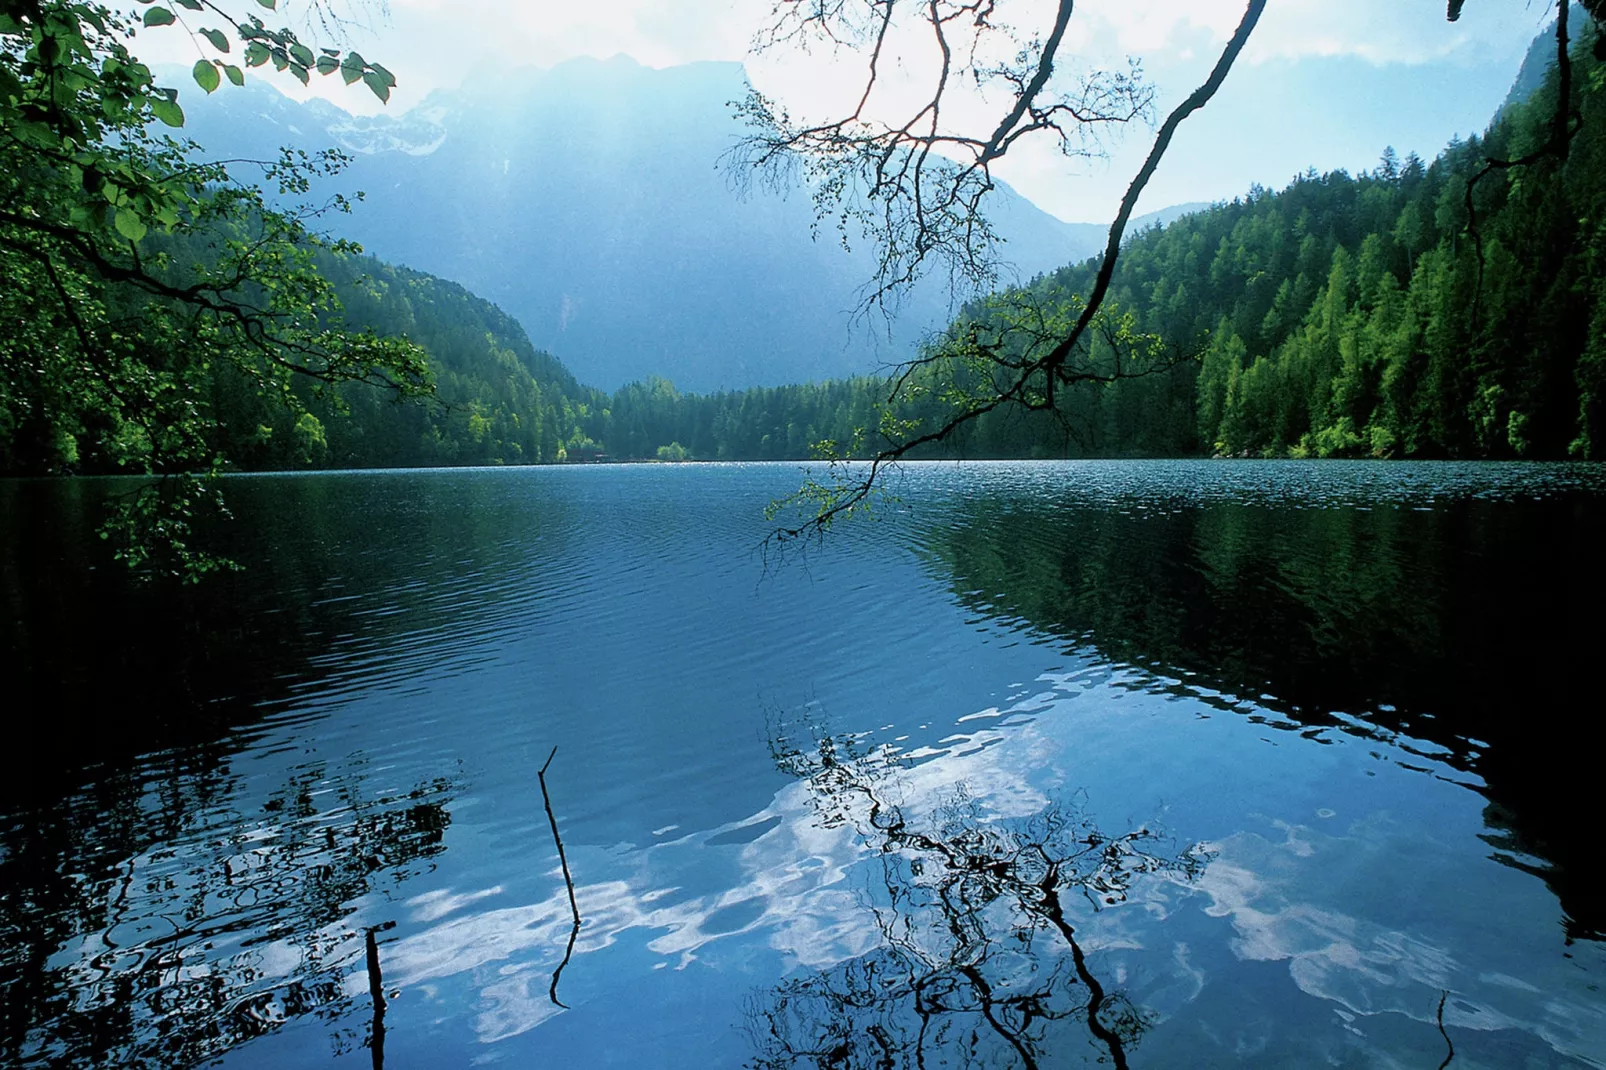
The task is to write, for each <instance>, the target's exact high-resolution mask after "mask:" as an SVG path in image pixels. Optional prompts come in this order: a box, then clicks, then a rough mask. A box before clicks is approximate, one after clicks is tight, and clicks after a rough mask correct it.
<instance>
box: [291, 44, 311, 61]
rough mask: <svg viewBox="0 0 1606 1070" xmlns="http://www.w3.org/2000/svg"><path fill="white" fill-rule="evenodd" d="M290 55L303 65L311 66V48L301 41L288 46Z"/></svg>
mask: <svg viewBox="0 0 1606 1070" xmlns="http://www.w3.org/2000/svg"><path fill="white" fill-rule="evenodd" d="M290 55H291V56H293V57H295V61H296V62H297V63H299V64H301V65H302V66H303V67H310V66H312V63H313V60H312V49H310V48H308V47H307V46H306V45H304V44H302V43H301V42H299V41H297V42H296V43H295V44H293V45H291V46H290Z"/></svg>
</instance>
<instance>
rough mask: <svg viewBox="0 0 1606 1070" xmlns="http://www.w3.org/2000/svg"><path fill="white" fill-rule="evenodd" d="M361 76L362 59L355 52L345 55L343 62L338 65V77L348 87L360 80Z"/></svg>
mask: <svg viewBox="0 0 1606 1070" xmlns="http://www.w3.org/2000/svg"><path fill="white" fill-rule="evenodd" d="M362 74H363V70H362V57H361V56H359V55H357V53H355V52H350V53H347V55H346V59H345V62H343V63H341V64H340V77H342V78H344V79H345V80H346V84H347V85H350V84H351V83H352V82H355V81H356V80H357V79H359V78H361V77H362Z"/></svg>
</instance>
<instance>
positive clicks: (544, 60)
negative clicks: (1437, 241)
mask: <svg viewBox="0 0 1606 1070" xmlns="http://www.w3.org/2000/svg"><path fill="white" fill-rule="evenodd" d="M238 2H239V3H240V4H241V6H242V7H243V8H252V7H254V5H253V4H246V3H244V0H238ZM334 2H335V3H337V4H344V5H345V7H344V8H343V10H346V11H347V12H348V13H351V14H354V15H355V16H356V20H355V21H356V23H357V25H355V26H353V28H352V29H351V30H350V31H349V45H350V46H351V47H356V48H358V49H359V50H361V51H362V52H363V54H364V55H365V56H368V57H369V58H371V59H376V60H378V61H380V62H382V63H383V64H384V65H385V66H386V67H387V68H389V69H390V70H391V71H393V72H394V73H395V74H396V76H397V79H398V85H397V88H396V92H395V94H394V96H393V97H392V100H391V103H390V104H389V105H388V106H387V107H386V109H385V110H387V111H389V112H391V113H400V112H402V111H405V110H406V109H407V108H409V107H411V106H413V105H415V104H417V103H418V102H419V101H420V100H422V99H423V98H424V97H425V95H427V94H428V93H429V92H431V91H432V90H435V89H449V88H455V87H457V86H460V85H462V84H464V83H465V82H482V83H483V82H486V81H492V80H494V79H495V78H497V77H498V76H499V74H500V73H502V72H505V71H507V70H509V69H512V68H517V67H521V66H534V67H551V66H554V65H556V64H559V63H562V62H564V61H565V60H569V59H573V58H576V57H581V56H589V57H594V58H599V59H605V58H609V57H611V56H614V55H617V54H620V53H623V54H625V55H628V56H630V57H632V58H634V59H635V60H637V61H638V62H640V63H643V64H646V65H648V66H652V67H664V66H672V65H675V64H681V63H690V62H696V61H706V60H722V61H736V62H745V63H746V64H747V67H748V72H749V76H750V78H751V79H752V80H753V82H754V84H755V85H757V86H758V87H759V88H760V89H761V90H763V91H765V92H766V93H768V94H770V95H772V96H775V97H776V98H778V99H779V100H780V101H781V102H782V103H784V104H785V105H787V106H788V108H789V109H790V110H791V111H793V113H794V114H802V115H808V116H823V114H824V112H826V111H828V110H830V107H831V105H832V104H833V103H835V102H838V101H841V100H842V99H845V94H847V93H850V92H851V91H852V90H853V89H854V88H855V87H857V86H858V85H859V84H860V82H859V78H860V70H861V68H860V67H859V66H858V65H857V64H858V63H859V58H858V57H857V56H855V55H852V54H847V55H838V56H835V57H833V56H831V55H829V54H825V53H822V52H821V51H820V50H818V49H816V50H814V51H813V52H812V53H810V54H807V55H805V54H802V53H801V52H799V50H797V49H775V50H770V51H768V52H764V53H761V54H756V55H755V54H754V53H753V51H752V45H753V40H754V35H755V33H756V32H757V31H758V30H759V29H760V28H761V27H762V26H763V25H764V20H765V18H766V16H767V15H768V14H769V13H770V12H771V10H772V8H773V7H775V6H782V7H785V6H787V5H789V4H791V3H795V2H797V0H779V5H777V4H776V2H775V0H582V2H573V0H389V2H388V5H382V4H381V3H380V0H334ZM860 2H862V0H860ZM297 4H299V5H300V7H301V10H302V11H303V12H304V11H305V10H306V5H307V0H281V8H282V9H284V10H286V11H287V13H288V14H290V15H291V16H294V15H295V13H296V10H297V6H296V5H297ZM998 10H999V11H1000V13H1001V14H1002V15H1003V16H1005V17H1006V18H1007V19H1008V20H1009V21H1010V23H1011V24H1012V25H1014V26H1016V27H1019V28H1021V29H1022V31H1023V33H1024V35H1025V36H1030V35H1031V32H1032V31H1033V30H1035V29H1037V28H1040V27H1041V28H1043V30H1040V31H1038V32H1044V31H1046V27H1047V25H1048V24H1049V19H1050V17H1051V15H1052V12H1053V10H1054V3H1053V0H999V2H998ZM1242 13H1243V0H1082V2H1080V3H1078V4H1077V7H1076V13H1075V15H1074V17H1073V19H1072V22H1071V25H1070V29H1069V31H1068V33H1067V38H1066V47H1065V48H1064V49H1062V51H1061V56H1062V63H1061V65H1060V68H1061V71H1062V73H1065V74H1074V73H1075V72H1076V71H1077V70H1079V69H1095V68H1103V69H1109V68H1111V67H1113V66H1116V65H1122V66H1124V64H1125V62H1126V59H1127V58H1128V57H1132V58H1136V59H1138V60H1140V61H1141V63H1142V68H1143V71H1144V73H1145V77H1146V78H1147V79H1148V81H1149V82H1150V83H1151V84H1152V85H1153V86H1154V89H1155V94H1156V97H1155V103H1156V110H1157V114H1158V115H1163V114H1164V113H1165V112H1166V111H1169V110H1170V108H1171V107H1173V106H1175V104H1176V103H1177V102H1179V101H1180V100H1182V99H1183V98H1185V97H1186V96H1187V94H1188V93H1189V92H1191V91H1192V90H1193V88H1194V87H1195V86H1196V85H1197V84H1198V83H1199V82H1200V81H1202V80H1203V78H1204V77H1205V75H1206V74H1207V73H1208V71H1209V69H1210V67H1211V66H1212V65H1213V63H1214V62H1215V59H1216V56H1217V55H1218V54H1219V52H1220V50H1221V47H1222V46H1223V44H1224V43H1225V41H1226V40H1227V38H1228V37H1229V36H1230V34H1231V32H1232V30H1233V28H1234V27H1235V26H1236V24H1237V22H1238V20H1239V18H1240V17H1241V16H1242ZM1444 14H1445V5H1444V2H1443V0H1270V3H1269V4H1268V5H1267V10H1266V13H1265V15H1264V16H1263V18H1262V20H1261V22H1260V25H1259V26H1258V27H1257V29H1256V31H1255V34H1254V37H1253V38H1252V39H1251V41H1250V44H1249V46H1248V48H1247V49H1246V50H1245V53H1244V55H1243V56H1242V57H1241V58H1240V60H1239V62H1238V64H1237V66H1236V67H1235V68H1234V69H1233V72H1232V74H1231V75H1230V76H1229V78H1228V80H1227V82H1226V84H1225V85H1224V86H1223V88H1222V89H1221V91H1220V93H1219V94H1218V95H1217V96H1216V98H1215V100H1214V101H1212V102H1211V104H1210V105H1209V106H1208V107H1207V108H1206V109H1205V110H1204V111H1202V112H1199V113H1197V114H1196V115H1195V116H1194V117H1192V118H1190V119H1189V120H1188V121H1187V122H1185V123H1184V124H1183V127H1182V129H1181V131H1180V133H1179V135H1178V137H1177V139H1176V141H1175V142H1174V143H1173V145H1172V148H1171V150H1170V152H1169V153H1168V154H1167V156H1166V159H1165V161H1164V163H1163V165H1162V167H1161V169H1160V171H1159V172H1158V173H1157V174H1156V175H1155V177H1154V179H1153V181H1152V182H1151V183H1150V186H1149V189H1148V190H1147V191H1146V193H1145V196H1144V198H1143V200H1142V201H1141V202H1140V204H1139V209H1138V210H1139V211H1140V212H1142V211H1151V210H1156V209H1160V208H1164V207H1166V206H1168V205H1172V204H1179V203H1186V202H1194V201H1214V200H1224V199H1230V198H1232V197H1234V196H1237V195H1239V194H1242V193H1244V192H1245V191H1247V190H1248V189H1249V187H1250V186H1251V185H1252V184H1256V183H1258V184H1260V185H1264V186H1269V187H1273V188H1275V187H1279V186H1281V185H1283V184H1285V183H1286V182H1287V181H1288V180H1289V179H1290V178H1291V177H1292V176H1293V175H1294V174H1296V173H1298V172H1301V171H1303V170H1305V169H1306V168H1308V167H1315V168H1316V169H1318V170H1330V169H1334V168H1346V169H1348V170H1351V171H1356V170H1360V169H1364V168H1369V167H1372V166H1375V164H1376V161H1377V159H1378V157H1379V156H1380V154H1381V152H1382V150H1383V148H1384V146H1387V145H1392V146H1394V147H1395V148H1396V149H1397V150H1398V152H1399V153H1400V155H1401V156H1404V155H1405V154H1406V153H1407V152H1410V151H1416V152H1418V153H1419V154H1421V155H1422V156H1423V157H1424V158H1429V159H1431V158H1432V157H1433V156H1434V155H1435V154H1436V153H1437V152H1438V151H1439V149H1441V148H1442V147H1443V146H1444V144H1445V143H1446V142H1447V141H1449V140H1450V139H1451V138H1452V137H1465V136H1467V135H1468V134H1472V133H1476V132H1478V131H1481V130H1482V129H1483V128H1484V126H1485V125H1487V123H1488V121H1489V119H1490V118H1491V117H1492V115H1493V113H1494V111H1495V109H1496V108H1498V107H1499V105H1500V102H1501V101H1502V100H1503V99H1504V97H1505V95H1506V92H1507V90H1508V89H1509V88H1510V85H1511V82H1512V80H1513V79H1514V78H1515V76H1516V73H1517V69H1518V67H1519V66H1520V64H1521V61H1522V56H1523V54H1524V52H1525V51H1526V49H1527V46H1528V44H1529V42H1530V40H1531V39H1532V38H1533V36H1534V35H1535V34H1536V33H1537V32H1539V30H1540V29H1542V28H1543V26H1544V25H1545V24H1546V23H1547V22H1548V21H1549V19H1550V18H1551V16H1552V14H1553V8H1552V6H1551V4H1550V2H1549V0H1470V2H1468V3H1467V4H1466V8H1465V12H1464V14H1463V15H1462V17H1461V20H1460V21H1459V22H1457V23H1454V24H1451V23H1448V22H1446V21H1445V17H1444ZM158 33H159V34H160V36H158ZM139 45H140V47H139V48H138V49H137V50H136V51H137V52H138V53H139V54H141V55H142V57H143V58H148V59H151V60H166V61H174V60H177V61H187V62H193V57H194V55H195V54H196V46H195V45H194V44H193V43H192V42H190V41H188V40H185V38H184V36H183V35H182V34H178V33H175V32H173V28H166V29H164V30H162V31H147V32H146V34H144V35H143V36H142V39H141V41H140V43H139ZM905 45H906V47H905V46H902V45H901V46H900V47H898V48H897V49H895V51H896V53H897V54H896V56H895V62H893V63H889V64H886V65H885V67H884V70H886V71H887V77H886V83H885V84H886V86H887V89H886V91H885V92H884V93H883V94H882V95H881V96H879V97H878V98H877V101H876V105H877V106H879V107H880V108H882V109H883V110H884V111H885V113H886V114H888V115H891V114H893V113H895V112H896V111H897V110H898V107H899V105H900V104H902V105H906V104H907V102H908V101H910V100H912V99H913V98H914V95H915V93H916V92H917V88H918V86H919V85H920V84H922V79H923V78H924V77H925V76H927V75H928V74H929V73H930V66H929V64H927V63H925V62H924V56H925V54H926V53H927V51H928V50H927V49H926V48H925V47H924V45H925V41H924V39H923V38H921V39H918V40H915V39H911V40H909V41H908V42H906V43H905ZM270 80H271V81H273V82H275V83H276V84H278V85H280V87H281V88H285V89H287V90H291V89H299V87H298V86H295V84H294V83H290V85H289V86H285V85H284V83H285V82H287V81H288V79H285V78H282V77H281V78H271V79H270ZM315 83H316V84H315V91H316V92H317V93H318V94H319V95H322V96H326V97H328V98H329V99H331V100H332V101H334V102H335V103H337V104H339V105H341V106H343V107H347V108H350V109H351V110H354V111H362V112H373V111H375V110H377V108H378V107H379V105H378V102H377V101H375V100H373V99H371V98H370V97H369V96H368V94H366V93H365V92H363V91H362V89H361V87H360V86H357V87H353V88H350V89H348V88H345V87H343V86H341V85H340V83H339V81H338V79H335V78H331V79H324V80H317V79H315ZM191 91H192V92H195V91H196V90H191ZM181 99H182V98H181ZM989 103H991V104H992V105H993V107H994V109H996V103H997V98H996V96H994V97H991V98H976V99H968V100H967V99H958V100H956V101H955V102H954V105H953V108H952V111H951V113H950V114H953V115H956V116H959V117H960V118H959V119H957V120H956V121H958V122H963V121H964V120H965V119H966V118H968V119H969V120H970V121H971V122H980V123H985V120H986V118H987V117H988V116H989V115H992V114H994V113H995V112H994V111H989V110H988V105H989ZM1152 136H1153V128H1152V125H1151V124H1148V123H1137V124H1128V125H1127V126H1125V127H1123V128H1122V130H1121V131H1120V133H1119V134H1118V135H1117V136H1115V137H1114V138H1113V139H1111V140H1110V141H1108V143H1107V144H1106V145H1105V146H1104V148H1105V150H1106V151H1105V153H1104V155H1102V156H1101V157H1099V158H1094V159H1068V158H1066V157H1065V156H1064V155H1062V154H1061V153H1060V152H1059V151H1058V149H1057V147H1055V146H1053V145H1050V144H1047V143H1041V144H1035V145H1032V144H1024V143H1023V144H1022V146H1020V148H1019V149H1018V150H1016V151H1012V152H1011V154H1010V157H1009V158H1007V159H1006V160H1005V161H1003V163H1002V164H1001V165H1000V166H999V168H998V169H997V173H998V174H999V176H1000V177H1002V178H1003V179H1004V180H1006V181H1008V182H1009V183H1010V184H1012V185H1013V186H1015V187H1016V188H1017V189H1018V190H1019V191H1020V192H1022V193H1024V194H1025V195H1026V196H1027V197H1029V198H1031V199H1032V200H1033V201H1034V202H1035V203H1037V204H1038V205H1039V206H1040V207H1042V208H1044V209H1045V210H1047V211H1049V212H1052V213H1053V214H1055V215H1057V216H1059V217H1060V218H1062V219H1065V220H1067V221H1086V222H1105V221H1107V220H1108V219H1110V218H1111V217H1112V216H1113V215H1114V212H1115V210H1116V206H1117V205H1118V203H1119V200H1120V197H1121V195H1122V193H1123V192H1124V190H1125V188H1126V185H1127V183H1128V182H1129V181H1130V179H1131V176H1132V175H1133V174H1134V173H1135V172H1136V170H1137V169H1138V167H1139V166H1140V165H1141V162H1142V159H1143V157H1144V155H1145V154H1146V153H1147V151H1148V147H1149V143H1150V141H1151V140H1152Z"/></svg>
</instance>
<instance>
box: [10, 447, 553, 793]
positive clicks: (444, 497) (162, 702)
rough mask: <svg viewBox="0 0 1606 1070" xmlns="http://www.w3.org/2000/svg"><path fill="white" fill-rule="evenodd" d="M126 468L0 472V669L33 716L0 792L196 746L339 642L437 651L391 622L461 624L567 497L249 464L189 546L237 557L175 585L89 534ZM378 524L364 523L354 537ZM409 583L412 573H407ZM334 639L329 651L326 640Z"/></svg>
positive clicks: (252, 715)
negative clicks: (518, 496) (140, 579)
mask: <svg viewBox="0 0 1606 1070" xmlns="http://www.w3.org/2000/svg"><path fill="white" fill-rule="evenodd" d="M129 486H130V484H127V483H113V482H107V481H84V480H56V481H39V482H16V481H11V482H0V610H3V612H0V669H3V670H4V672H5V674H6V677H7V686H8V690H10V691H11V692H12V693H13V694H15V695H20V696H26V697H27V701H28V703H29V705H28V706H27V707H25V708H24V709H23V710H22V711H20V712H22V713H23V714H24V715H25V716H26V715H29V714H31V713H34V712H44V711H48V712H49V716H48V717H37V718H34V719H33V723H34V727H35V733H34V734H35V746H36V747H37V750H36V751H35V754H34V759H35V760H34V761H33V762H31V763H30V767H29V768H28V769H25V770H23V771H22V772H21V775H20V776H17V777H14V778H12V779H10V780H8V781H7V782H6V783H3V784H0V803H3V802H4V801H5V800H6V799H7V798H11V797H20V798H26V797H29V796H32V795H35V794H37V793H38V792H40V791H50V790H55V789H56V788H57V787H58V785H59V784H61V783H63V782H68V783H70V782H71V781H72V780H73V779H74V777H75V774H74V772H73V770H74V769H76V768H82V767H85V766H91V765H94V764H97V763H100V762H110V763H123V762H127V761H128V760H130V759H131V758H132V757H133V756H134V755H136V754H138V753H141V752H146V751H151V750H156V749H160V748H163V747H169V746H188V745H195V746H201V747H206V746H210V745H211V741H213V740H215V739H218V738H220V737H221V736H223V735H224V734H225V733H226V732H227V731H229V730H230V728H231V727H234V726H238V725H239V724H241V723H244V722H247V721H251V720H255V719H257V718H258V717H259V716H260V713H261V707H262V706H263V705H264V704H265V703H271V702H275V701H278V700H282V699H283V698H285V697H286V696H287V695H288V694H290V693H291V692H292V690H293V689H295V688H296V687H298V686H304V685H305V684H306V683H307V682H308V681H311V680H316V679H318V678H319V677H321V676H323V675H325V674H326V673H328V672H330V671H332V670H333V669H336V668H338V669H340V670H341V671H343V672H346V673H349V672H350V671H351V664H350V663H351V662H353V661H355V660H358V659H357V655H358V654H362V653H365V652H369V651H375V650H381V649H384V650H388V651H390V652H391V655H392V657H394V658H401V657H402V656H404V655H405V656H406V657H407V658H408V659H409V661H408V664H409V667H410V668H411V669H413V670H414V671H416V670H417V669H418V668H419V667H421V666H422V665H424V664H427V663H428V661H429V660H430V659H431V658H432V657H433V656H435V655H436V653H437V651H436V650H435V649H432V647H431V646H430V645H428V643H427V641H416V640H415V641H413V642H411V643H401V642H399V641H398V637H404V636H409V637H420V636H427V634H428V633H445V632H448V631H452V632H455V633H458V634H472V632H473V631H474V628H475V623H476V621H475V618H476V617H483V616H485V615H486V614H488V613H492V612H494V611H495V607H496V606H497V603H498V602H499V601H501V600H503V599H505V598H506V597H508V596H510V595H511V594H513V593H515V592H516V591H517V587H516V584H514V583H512V582H508V583H498V582H487V581H486V580H485V577H486V576H488V575H490V576H505V577H510V578H515V579H516V578H517V577H519V576H521V575H524V574H525V573H526V572H528V571H529V570H531V569H534V568H536V567H538V566H539V564H540V562H541V561H542V560H545V559H546V558H547V557H549V556H550V555H555V554H560V553H562V546H563V543H564V541H565V539H566V537H567V535H568V531H569V527H568V524H567V522H566V520H567V517H568V510H567V508H566V507H565V505H564V503H562V502H561V501H543V502H542V503H541V508H540V514H539V516H540V521H541V531H540V534H541V536H542V537H541V539H540V540H534V539H529V538H521V536H528V535H529V534H530V532H529V529H530V527H531V522H532V509H531V506H530V504H529V503H528V502H525V503H522V504H517V503H510V502H509V501H508V500H507V497H506V495H505V491H504V489H503V488H502V487H500V486H498V485H497V484H496V483H494V482H492V481H489V480H478V481H476V480H474V479H456V480H451V481H448V480H437V481H427V480H419V479H414V480H413V481H412V482H410V483H409V482H406V481H405V477H386V476H382V475H381V476H371V477H367V478H363V479H352V478H346V477H340V476H313V477H303V478H295V479H255V480H248V481H240V482H233V481H231V482H230V483H229V484H228V487H227V493H228V500H229V503H230V509H231V510H232V513H233V517H232V519H230V520H228V521H226V522H223V523H219V524H215V525H214V526H213V528H212V529H210V530H209V533H208V535H207V538H208V539H209V540H211V541H210V542H209V545H212V546H214V547H215V548H217V549H219V550H220V551H221V552H222V553H224V554H227V555H229V556H231V557H233V558H235V559H236V560H238V561H240V562H241V563H243V564H244V565H245V569H244V571H242V572H237V573H221V574H216V575H213V576H210V577H208V578H207V579H206V580H205V581H204V582H203V583H201V584H199V585H195V586H188V587H177V586H174V585H171V584H157V585H150V586H147V585H142V584H138V583H132V582H130V580H129V577H128V575H127V574H126V570H125V569H123V567H122V566H120V565H118V564H117V563H115V562H113V561H112V560H111V553H110V550H109V548H108V546H107V544H106V543H104V542H103V541H102V540H100V539H99V538H98V537H97V536H96V533H95V529H96V525H98V524H99V523H100V521H101V519H102V518H103V515H104V513H103V508H102V504H103V501H104V499H105V497H106V496H107V495H110V494H115V493H119V492H121V491H125V490H127V489H128V488H129ZM376 531H382V532H383V537H382V538H376V537H375V535H374V533H375V532H376ZM425 578H427V579H428V581H429V582H428V584H425V583H423V582H421V581H422V580H423V579H425ZM337 642H338V643H339V644H340V646H341V647H342V649H343V650H344V651H345V652H346V653H347V654H348V656H347V657H346V658H345V660H344V662H343V663H341V662H334V661H332V660H331V659H330V658H329V657H328V655H329V654H330V652H331V647H332V645H333V644H335V643H337Z"/></svg>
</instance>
